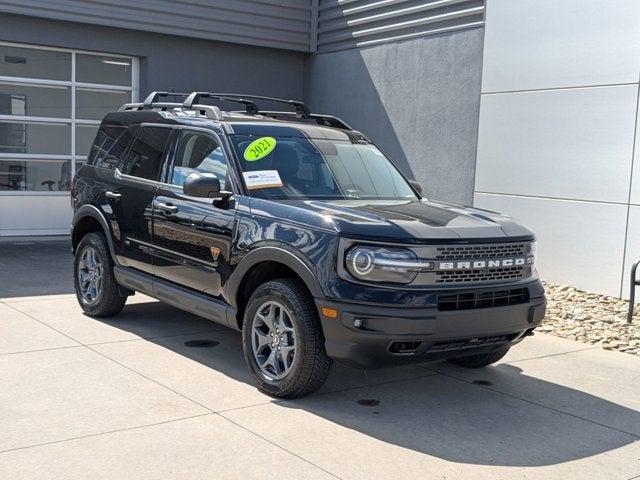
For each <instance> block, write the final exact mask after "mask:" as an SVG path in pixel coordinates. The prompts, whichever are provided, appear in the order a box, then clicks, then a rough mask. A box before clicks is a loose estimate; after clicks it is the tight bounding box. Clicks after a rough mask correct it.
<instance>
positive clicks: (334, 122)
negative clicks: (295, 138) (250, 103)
mask: <svg viewBox="0 0 640 480" xmlns="http://www.w3.org/2000/svg"><path fill="white" fill-rule="evenodd" d="M260 114H261V115H267V116H273V117H277V116H281V117H291V116H293V115H295V113H294V112H278V111H271V110H260ZM307 119H309V120H316V121H318V120H320V121H321V122H322V123H323V124H326V125H328V126H330V127H335V128H341V129H344V130H353V128H351V126H350V125H349V124H348V123H347V122H345V121H344V120H342V119H341V118H338V117H334V116H333V115H324V114H321V113H311V114H309V116H308V117H307Z"/></svg>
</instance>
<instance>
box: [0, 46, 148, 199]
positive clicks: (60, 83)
mask: <svg viewBox="0 0 640 480" xmlns="http://www.w3.org/2000/svg"><path fill="white" fill-rule="evenodd" d="M0 46H7V47H17V48H28V49H32V50H48V51H55V52H65V53H69V54H70V55H71V75H70V80H48V79H42V78H31V77H15V76H6V75H0V83H12V84H15V85H24V86H42V87H56V86H57V87H68V88H70V90H71V103H70V105H69V107H70V112H69V113H70V114H69V116H68V117H38V116H30V115H24V116H22V115H5V114H0V122H3V123H5V122H14V123H21V122H22V123H34V124H55V125H68V126H69V127H70V135H71V138H70V139H69V140H70V153H69V154H68V155H66V154H65V155H54V154H37V153H2V152H0V161H2V160H17V159H20V160H25V161H27V162H28V161H29V160H38V161H43V160H51V161H60V160H63V161H71V177H73V176H74V175H75V172H76V169H77V164H79V163H82V162H85V161H86V160H87V155H80V154H79V153H78V152H77V151H76V133H77V132H76V129H77V128H78V127H81V126H95V127H96V129H97V127H98V126H99V125H100V122H101V120H94V119H86V118H77V114H76V95H77V90H79V89H80V90H82V89H86V90H90V89H93V90H102V91H111V92H119V93H124V92H127V93H129V95H128V97H127V98H128V99H129V100H128V101H131V102H137V101H139V97H140V59H139V58H138V57H134V56H131V55H123V54H117V53H111V52H97V51H90V50H79V49H71V48H58V47H49V46H43V45H33V44H29V43H15V42H5V41H0ZM77 55H93V56H96V57H100V56H102V57H110V58H122V59H126V60H128V61H130V62H131V85H128V86H127V85H112V84H102V83H89V82H79V81H77V80H76V74H77V69H76V58H77ZM17 195H20V196H34V195H36V196H40V195H56V196H58V195H62V196H68V195H69V192H68V191H29V190H26V191H25V190H0V196H17Z"/></svg>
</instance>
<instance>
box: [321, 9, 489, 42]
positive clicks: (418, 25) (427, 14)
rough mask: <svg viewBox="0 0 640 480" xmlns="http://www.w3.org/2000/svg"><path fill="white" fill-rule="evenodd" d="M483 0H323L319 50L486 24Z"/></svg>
mask: <svg viewBox="0 0 640 480" xmlns="http://www.w3.org/2000/svg"><path fill="white" fill-rule="evenodd" d="M484 3H485V2H484V0H320V8H319V18H318V20H319V25H318V51H319V52H330V51H336V50H344V49H348V48H355V47H363V46H368V45H374V44H379V43H386V42H390V41H396V40H403V39H409V38H415V37H419V36H423V35H432V34H438V33H445V32H449V31H454V30H461V29H465V28H472V27H479V26H482V25H483V24H484Z"/></svg>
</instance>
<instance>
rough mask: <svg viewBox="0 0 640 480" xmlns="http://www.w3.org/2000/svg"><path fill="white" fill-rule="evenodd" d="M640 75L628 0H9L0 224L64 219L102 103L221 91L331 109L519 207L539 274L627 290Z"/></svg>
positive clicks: (12, 231) (450, 189)
mask: <svg viewBox="0 0 640 480" xmlns="http://www.w3.org/2000/svg"><path fill="white" fill-rule="evenodd" d="M639 79H640V3H639V2H637V0H611V1H609V2H602V1H599V0H561V1H558V0H517V1H516V0H486V2H485V1H484V0H185V1H181V2H174V1H170V0H153V1H144V2H126V1H123V0H94V1H91V2H89V1H83V0H49V1H46V2H44V1H42V0H20V1H17V0H16V1H11V0H0V236H25V235H66V234H68V229H69V223H70V218H71V208H70V202H69V188H70V184H71V178H72V176H73V174H74V172H75V171H76V170H77V169H78V168H79V167H80V166H81V165H82V162H84V161H85V160H86V158H87V152H88V150H89V147H90V144H91V141H92V139H93V137H94V135H95V133H96V130H97V127H98V125H99V122H100V119H101V118H102V117H103V116H104V114H105V113H106V112H109V111H112V110H115V109H117V108H118V107H119V106H120V105H122V104H123V103H126V102H130V101H138V100H140V99H142V98H144V97H145V96H146V95H147V94H148V93H149V92H151V91H154V90H159V91H175V92H183V91H194V90H201V91H232V92H238V93H248V94H256V95H268V96H274V97H285V98H292V99H302V100H304V101H305V102H306V103H307V104H308V105H309V106H310V107H311V109H312V110H313V111H317V112H322V113H329V114H334V115H338V116H340V117H341V118H343V119H344V120H345V121H346V122H347V123H349V124H351V125H352V126H353V127H354V128H356V129H358V130H361V131H363V132H364V133H365V134H367V136H369V137H370V138H371V139H372V140H373V141H374V142H375V143H376V144H377V145H378V146H379V147H380V148H381V149H382V150H383V151H384V152H385V153H386V154H387V156H389V157H390V158H391V159H393V160H394V161H395V162H396V164H397V165H398V166H399V167H400V168H401V169H402V170H403V171H404V172H405V173H406V174H407V175H409V176H411V177H413V178H415V179H416V180H418V181H419V182H420V183H421V184H422V186H423V188H424V191H425V194H426V195H427V196H428V197H432V198H435V199H440V200H446V201H450V202H456V203H464V204H471V203H473V204H475V205H477V206H479V207H482V208H488V209H490V210H496V211H501V212H504V213H508V214H511V215H513V216H515V217H516V218H518V219H519V220H521V221H522V222H523V223H525V224H527V225H529V226H530V227H531V228H532V229H534V230H535V231H536V233H537V234H538V237H539V266H540V270H541V272H542V274H543V276H544V277H545V278H548V279H549V280H552V281H555V282H562V283H571V284H573V285H576V286H578V287H580V288H584V289H586V290H590V291H596V292H601V293H606V294H610V295H615V296H619V295H621V294H623V293H624V290H625V289H626V288H627V286H626V284H627V281H626V276H627V272H628V269H629V265H630V263H631V262H632V260H633V259H634V258H635V257H636V256H640V241H637V240H636V239H639V238H640V171H636V170H638V168H640V167H637V166H634V165H635V164H634V153H635V151H636V150H637V149H638V148H640V147H637V146H636V137H637V132H636V130H637V128H638V122H637V116H638V84H639ZM635 163H638V162H635Z"/></svg>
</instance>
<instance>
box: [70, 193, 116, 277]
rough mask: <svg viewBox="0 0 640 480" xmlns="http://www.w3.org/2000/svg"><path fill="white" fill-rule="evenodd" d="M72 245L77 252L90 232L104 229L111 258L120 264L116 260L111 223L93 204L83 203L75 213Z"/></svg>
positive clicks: (72, 224)
mask: <svg viewBox="0 0 640 480" xmlns="http://www.w3.org/2000/svg"><path fill="white" fill-rule="evenodd" d="M71 226H72V229H71V245H72V249H73V252H74V253H75V251H76V248H77V247H78V244H79V243H80V240H82V237H84V236H85V235H86V234H87V233H89V232H99V231H102V233H104V236H105V238H106V240H107V245H108V246H109V252H110V253H111V258H112V259H113V261H114V262H115V263H116V264H118V262H117V260H116V252H115V249H114V246H113V238H112V237H111V229H110V228H109V223H108V222H107V219H106V218H105V217H104V215H103V213H102V212H101V211H100V210H98V208H96V207H94V206H93V205H83V206H81V207H80V208H79V209H78V210H76V212H75V213H74V215H73V220H72V222H71Z"/></svg>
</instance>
